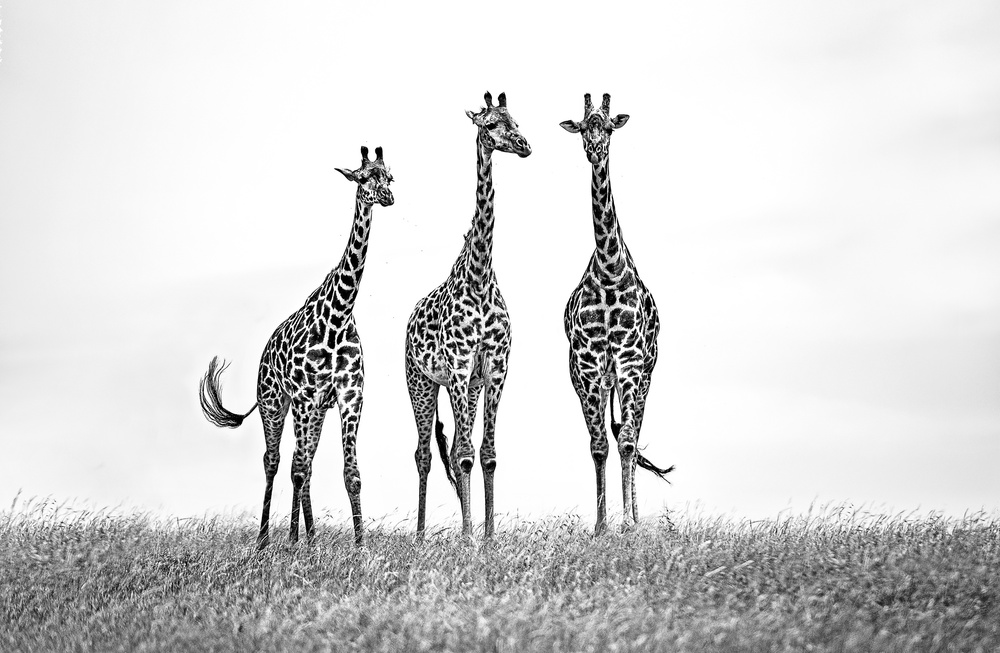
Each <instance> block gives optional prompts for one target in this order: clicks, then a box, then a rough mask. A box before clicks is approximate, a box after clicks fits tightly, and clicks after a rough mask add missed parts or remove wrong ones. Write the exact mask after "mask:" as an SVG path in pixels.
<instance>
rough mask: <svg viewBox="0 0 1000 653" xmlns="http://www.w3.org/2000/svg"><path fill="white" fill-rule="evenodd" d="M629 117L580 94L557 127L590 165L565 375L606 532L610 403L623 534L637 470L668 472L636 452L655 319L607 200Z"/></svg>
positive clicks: (567, 323)
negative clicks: (590, 227)
mask: <svg viewBox="0 0 1000 653" xmlns="http://www.w3.org/2000/svg"><path fill="white" fill-rule="evenodd" d="M628 118H629V117H628V116H627V115H625V114H619V115H618V116H615V117H614V118H612V117H611V96H610V95H608V94H607V93H605V94H604V101H603V102H602V104H601V107H600V108H599V109H597V108H595V107H594V105H593V104H592V103H591V101H590V94H589V93H588V94H586V95H585V96H584V118H583V121H582V122H575V121H573V120H566V121H564V122H562V123H560V125H561V126H562V127H563V129H565V130H566V131H568V132H570V133H574V134H576V133H579V134H581V135H582V136H583V148H584V151H585V152H586V154H587V159H588V160H589V161H590V163H591V165H592V168H593V169H592V175H591V187H590V191H591V200H592V204H593V219H594V238H595V240H596V248H595V249H594V253H593V255H591V257H590V265H588V266H587V270H586V271H585V272H584V274H583V278H582V279H581V280H580V284H579V285H578V286H577V287H576V289H575V290H574V291H573V293H572V294H571V295H570V297H569V302H568V303H567V304H566V312H565V314H564V318H563V325H564V328H565V330H566V337H567V338H568V339H569V373H570V379H571V380H572V382H573V388H574V389H575V390H576V394H577V396H578V397H579V399H580V406H581V407H582V408H583V416H584V419H585V420H586V422H587V429H588V430H589V431H590V453H591V456H592V457H593V459H594V469H595V472H596V474H597V525H596V526H595V529H594V530H595V532H596V533H601V532H602V531H603V530H604V529H605V485H604V466H605V462H606V461H607V458H608V438H607V433H606V431H605V417H604V416H605V411H606V410H607V407H608V400H609V398H610V399H612V416H611V418H612V424H611V431H612V434H613V435H614V436H615V438H616V439H617V441H618V453H619V454H620V455H621V462H622V503H623V513H624V522H623V524H622V527H623V529H627V528H629V526H630V525H631V524H633V523H634V522H636V521H638V519H639V507H638V504H637V503H636V497H635V467H636V464H638V465H639V466H641V467H643V468H645V469H648V470H650V471H652V472H653V473H655V474H657V475H658V476H660V477H661V478H664V477H665V474H667V473H668V472H670V471H671V470H673V467H670V468H669V469H661V468H659V467H656V466H655V465H653V464H652V463H651V462H649V460H647V459H646V458H645V457H644V456H643V455H642V454H641V453H639V451H638V446H639V430H640V428H641V427H642V418H643V414H644V413H645V409H646V397H647V395H648V393H649V384H650V379H651V377H652V373H653V367H654V366H655V365H656V357H657V349H656V338H657V336H658V335H659V332H660V318H659V315H658V313H657V311H656V304H655V302H653V295H652V294H651V293H650V292H649V290H648V289H647V288H646V286H645V284H643V282H642V280H641V279H640V278H639V273H638V271H637V270H636V267H635V262H634V261H633V260H632V255H631V254H630V253H629V251H628V247H626V245H625V240H624V239H623V238H622V233H621V227H620V226H619V224H618V216H617V214H616V212H615V201H614V198H613V197H612V195H611V178H610V176H609V174H608V156H609V155H608V148H609V145H610V143H611V133H612V132H613V131H614V130H615V129H619V128H621V127H623V126H624V125H625V123H626V122H627V121H628ZM616 393H617V394H618V396H619V397H620V399H621V422H615V420H614V410H613V406H614V402H613V397H614V395H615V394H616Z"/></svg>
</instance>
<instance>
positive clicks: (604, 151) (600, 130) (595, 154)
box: [559, 93, 628, 164]
mask: <svg viewBox="0 0 1000 653" xmlns="http://www.w3.org/2000/svg"><path fill="white" fill-rule="evenodd" d="M627 122H628V114H625V113H619V114H618V115H617V116H615V117H614V118H612V117H611V95H610V94H608V93H605V94H604V101H603V102H601V108H600V109H597V108H594V105H593V103H592V102H591V101H590V93H587V94H586V95H584V96H583V121H581V122H576V121H573V120H564V121H563V122H561V123H559V126H560V127H562V128H563V129H565V130H566V131H568V132H569V133H571V134H576V133H580V134H582V135H583V150H584V151H585V152H586V153H587V158H588V159H590V162H591V163H594V164H596V163H597V162H598V161H600V160H601V159H603V158H604V157H606V156H608V146H609V145H610V144H611V132H613V131H614V130H616V129H619V128H621V127H624V126H625V123H627Z"/></svg>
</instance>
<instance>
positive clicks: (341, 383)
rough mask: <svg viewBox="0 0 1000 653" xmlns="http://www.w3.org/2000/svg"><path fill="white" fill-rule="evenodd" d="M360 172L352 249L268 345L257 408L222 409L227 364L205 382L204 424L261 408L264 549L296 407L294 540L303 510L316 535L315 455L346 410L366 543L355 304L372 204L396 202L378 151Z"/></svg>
mask: <svg viewBox="0 0 1000 653" xmlns="http://www.w3.org/2000/svg"><path fill="white" fill-rule="evenodd" d="M361 157H362V160H361V167H360V168H358V169H357V170H343V169H340V168H337V171H338V172H340V173H341V174H343V175H344V176H345V177H346V178H347V179H349V180H350V181H353V182H356V183H357V184H358V190H357V194H356V197H355V208H354V223H353V226H352V229H351V235H350V238H349V239H348V241H347V248H346V249H345V250H344V254H343V256H342V257H341V259H340V263H339V264H338V265H337V267H335V268H333V270H331V271H330V273H329V274H327V276H326V279H325V280H324V281H323V284H322V285H321V286H320V287H319V288H317V289H316V290H314V291H313V293H312V294H311V295H309V298H308V299H306V302H305V304H304V305H303V306H302V307H301V308H300V309H298V310H297V311H295V312H294V313H292V314H291V315H290V316H289V317H288V319H286V320H285V321H284V322H282V323H281V324H280V325H279V326H278V328H277V329H275V331H274V333H273V334H272V335H271V337H270V339H269V340H268V341H267V344H266V345H265V346H264V353H263V355H262V356H261V359H260V368H259V372H258V377H257V403H256V404H255V405H254V407H253V408H251V409H250V410H249V411H248V412H247V413H245V414H242V415H240V414H237V413H233V412H231V411H229V410H227V409H225V408H224V407H223V406H222V400H221V395H220V389H221V386H220V377H221V375H222V372H223V371H225V369H226V365H225V363H223V364H222V365H221V366H220V365H219V361H218V358H213V359H212V362H211V363H210V364H209V367H208V372H207V373H206V374H205V376H204V378H202V380H201V383H200V386H199V393H200V400H201V408H202V411H203V412H204V414H205V417H206V418H207V419H208V420H209V421H210V422H212V423H213V424H215V425H216V426H225V427H229V428H236V427H237V426H239V425H240V424H242V423H243V420H244V419H246V418H247V417H248V416H249V415H250V414H251V413H252V412H253V411H254V409H255V408H258V407H259V408H260V417H261V421H262V422H263V423H264V441H265V443H266V445H267V450H266V452H265V454H264V478H265V486H264V508H263V512H262V514H261V519H260V534H259V536H258V539H257V542H258V546H259V547H260V548H263V547H265V546H267V544H268V541H269V538H270V536H269V528H268V519H269V516H270V512H271V490H272V487H273V483H274V476H275V474H276V473H277V471H278V458H279V455H278V445H279V444H280V443H281V431H282V427H283V425H284V422H285V416H286V415H287V414H288V410H289V408H291V411H292V417H293V420H294V423H295V454H294V456H293V458H292V518H291V527H290V530H289V539H290V540H291V541H292V542H296V541H297V540H298V536H299V508H300V506H301V509H302V517H303V521H304V522H305V527H306V535H307V537H310V538H311V537H312V535H313V514H312V502H311V499H310V494H309V485H310V479H311V477H312V463H313V456H314V455H315V454H316V448H317V446H318V445H319V438H320V432H321V431H322V428H323V421H324V419H325V417H326V411H327V410H329V409H330V408H333V407H334V406H336V407H337V408H338V409H339V410H340V422H341V430H342V440H343V446H344V483H345V485H346V486H347V494H348V496H349V497H350V501H351V513H352V515H353V517H354V538H355V542H356V543H357V544H358V545H360V544H361V543H362V540H363V524H362V521H361V475H360V472H359V471H358V462H357V457H356V453H355V450H356V449H355V447H356V442H357V432H358V423H359V420H360V418H361V406H362V400H363V389H364V359H363V357H362V353H361V340H360V338H359V337H358V330H357V327H356V326H355V322H354V302H355V300H356V299H357V296H358V286H359V284H360V282H361V274H362V272H363V271H364V266H365V257H366V255H367V253H368V235H369V233H370V231H371V218H372V205H373V204H375V203H378V204H380V205H382V206H390V205H391V204H392V203H393V196H392V191H390V190H389V184H390V183H391V182H392V176H391V175H390V174H389V169H388V168H387V167H386V165H385V162H384V160H383V158H382V148H381V147H378V148H375V159H374V160H369V158H368V148H367V147H362V148H361Z"/></svg>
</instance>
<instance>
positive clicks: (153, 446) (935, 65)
mask: <svg viewBox="0 0 1000 653" xmlns="http://www.w3.org/2000/svg"><path fill="white" fill-rule="evenodd" d="M338 4H342V3H338ZM650 4H651V3H650ZM658 7H659V8H658V9H656V10H651V9H649V8H648V7H647V6H646V3H636V4H630V3H623V2H618V3H608V4H587V3H572V4H562V5H557V4H552V5H551V6H550V5H549V4H548V3H518V2H507V3H503V4H501V5H497V4H495V3H493V4H487V3H475V4H473V3H454V4H452V5H429V4H428V3H398V4H393V3H354V4H353V5H352V6H350V7H343V6H339V7H337V8H333V7H331V6H328V4H326V3H311V4H302V3H295V4H291V5H288V6H285V5H281V6H280V7H279V6H278V5H275V4H274V3H262V2H226V3H223V2H213V3H203V2H171V3H117V2H89V3H70V2H6V3H4V4H3V6H2V8H0V19H2V27H3V33H2V38H3V43H2V51H0V56H2V61H0V307H2V321H0V424H2V427H0V444H2V450H3V454H2V455H0V504H2V503H3V502H4V501H8V500H10V499H13V497H14V495H15V494H16V493H17V492H18V491H19V490H21V491H22V492H23V495H25V496H52V497H54V498H56V499H59V500H62V499H77V500H82V501H86V502H90V503H92V504H94V505H98V506H105V505H115V504H124V505H127V506H137V507H141V508H146V509H150V510H155V511H160V512H163V513H166V514H171V515H198V514H204V513H206V512H208V513H214V512H222V511H229V510H234V509H235V510H244V509H246V510H248V511H250V512H252V513H255V514H256V512H257V511H258V510H259V506H260V501H261V497H262V490H263V471H262V466H261V462H260V457H261V455H262V454H263V438H262V432H261V427H260V423H259V420H258V418H257V417H256V415H255V416H254V417H253V418H252V419H251V420H249V421H248V422H247V423H246V424H245V425H244V426H243V427H242V428H241V429H239V430H237V431H224V430H219V429H216V428H214V427H212V426H211V425H209V424H208V423H207V422H206V421H205V420H204V418H203V417H202V415H201V413H200V411H199V408H198V404H197V399H196V391H197V383H198V379H199V377H200V376H201V374H203V372H204V370H205V368H206V366H207V364H208V361H209V359H210V358H211V357H212V356H213V355H214V354H219V355H222V356H224V357H226V358H228V359H231V360H233V361H234V363H233V365H232V367H231V368H230V369H229V371H228V372H227V373H226V375H225V377H224V384H225V400H226V404H227V406H228V407H230V408H232V409H234V410H241V411H242V410H246V409H247V408H249V407H250V406H251V405H252V403H253V401H254V387H255V383H256V368H257V363H258V360H259V356H260V353H261V350H262V348H263V346H264V343H265V341H266V339H267V337H268V336H269V335H270V333H271V331H272V330H273V329H274V327H275V326H276V325H277V324H278V323H279V322H280V321H281V320H283V319H284V318H285V317H286V316H287V315H288V314H289V313H290V312H292V311H293V310H294V309H296V308H297V307H298V306H299V305H300V303H301V301H302V300H304V299H305V297H306V296H307V295H308V294H309V293H310V292H311V291H312V290H313V288H315V287H316V286H317V285H318V284H319V283H320V281H321V280H322V278H323V276H324V275H325V274H326V272H327V271H328V270H329V269H330V267H331V266H333V265H335V264H336V262H337V261H338V259H339V257H340V254H341V252H342V248H343V246H344V244H345V243H346V239H347V234H348V232H349V229H350V221H351V215H352V210H353V193H354V186H353V185H351V184H348V183H347V182H345V181H344V180H343V178H341V177H340V175H338V174H337V173H336V172H335V171H334V168H335V167H347V166H355V165H356V164H357V163H358V157H359V154H358V148H359V146H360V145H362V144H366V145H368V146H369V147H374V146H376V145H382V146H383V147H384V148H385V157H386V160H387V162H388V163H389V164H390V166H391V167H392V170H393V175H394V177H395V178H396V180H397V181H396V183H395V184H394V193H395V195H396V205H395V206H393V207H390V208H381V207H377V208H376V209H375V224H374V228H373V234H372V241H371V246H370V251H369V259H368V268H367V270H366V273H365V278H364V281H363V284H362V296H361V298H360V299H359V301H358V304H357V307H356V315H357V319H358V323H359V329H360V331H361V336H362V340H363V343H364V348H365V356H366V368H367V374H368V378H367V384H366V401H365V412H364V415H363V419H362V426H361V439H360V443H359V455H360V464H361V471H362V479H363V493H362V497H363V505H364V510H365V513H366V517H372V518H376V519H380V518H384V519H385V520H387V521H390V522H399V521H405V520H407V519H410V518H412V516H413V513H414V512H415V507H416V485H417V475H416V470H415V467H414V464H413V458H412V454H413V449H414V448H415V445H416V431H415V427H414V425H413V418H412V413H411V411H410V406H409V399H408V396H407V393H406V384H405V379H404V375H403V359H402V353H403V334H404V326H405V323H406V319H407V317H408V316H409V313H410V310H411V308H412V307H413V305H414V303H415V302H416V301H417V300H418V299H419V298H420V297H421V296H423V295H424V294H426V293H427V292H428V291H430V290H431V289H432V288H433V287H434V286H436V285H437V284H438V283H440V282H441V281H442V280H443V279H444V278H445V276H446V275H447V273H448V270H449V269H450V266H451V264H452V262H453V260H454V257H455V256H456V255H457V253H458V251H459V249H460V247H461V242H462V240H461V239H462V234H464V232H465V230H466V229H467V227H468V225H469V222H470V220H471V218H472V215H473V209H474V193H475V170H474V168H475V146H474V139H475V130H474V128H473V127H472V125H471V123H470V122H469V121H468V119H467V118H466V117H465V116H464V111H465V110H467V109H477V108H478V107H479V106H480V105H481V103H482V95H483V92H484V91H486V90H490V91H491V92H492V93H493V94H494V96H496V95H497V94H498V93H499V92H500V91H506V93H507V96H508V104H509V107H510V110H511V113H512V114H513V116H514V117H515V119H516V120H517V121H518V122H519V123H520V125H521V128H522V132H523V133H524V135H525V137H526V138H527V139H528V140H529V142H530V143H531V145H532V147H533V149H534V154H533V155H532V156H531V157H530V158H528V159H524V160H520V159H517V158H516V157H513V156H509V155H503V154H498V155H497V156H496V157H495V165H494V181H495V186H496V192H497V227H496V235H495V241H496V243H495V249H494V263H495V267H496V269H497V274H498V276H499V280H500V284H501V288H502V290H503V292H504V295H505V297H506V298H507V302H508V306H509V308H510V312H511V316H512V320H513V329H514V350H513V354H512V357H511V371H510V374H509V377H508V381H507V387H506V390H505V393H504V397H503V401H502V402H501V406H500V413H499V419H498V436H497V437H498V456H499V464H498V476H497V483H498V487H497V508H498V511H500V512H503V513H506V514H509V515H514V514H521V515H542V514H547V513H560V512H567V511H572V512H577V513H579V514H582V515H585V516H587V517H588V518H590V517H592V516H593V514H594V474H593V466H592V463H591V460H590V454H589V446H588V436H587V433H586V429H585V427H584V422H583V418H582V416H581V414H580V409H579V404H578V402H577V399H576V397H575V394H574V393H573V390H572V387H571V385H570V382H569V377H568V372H567V362H566V361H567V344H566V341H565V337H564V335H563V333H562V310H563V306H564V305H565V301H566V299H567V297H568V296H569V293H570V291H571V290H572V288H573V287H574V286H575V284H576V283H577V282H578V280H579V277H580V275H581V273H582V271H583V268H584V266H585V265H586V262H587V258H588V256H589V253H590V251H591V249H592V248H593V233H592V230H591V222H590V196H589V183H590V182H589V164H588V163H587V161H586V159H585V157H584V154H583V151H582V148H581V145H580V139H579V137H578V136H571V135H569V134H566V133H565V132H564V131H563V130H562V129H560V128H559V126H558V123H559V122H560V121H562V120H566V119H574V120H579V119H580V118H581V117H582V112H583V107H582V104H583V101H582V96H583V93H584V92H591V93H593V94H594V95H595V96H599V95H600V94H601V93H604V92H610V93H611V95H612V105H611V106H612V111H613V112H614V113H619V112H621V113H628V114H630V115H631V117H632V119H631V120H630V121H629V124H628V125H627V126H626V127H625V128H624V129H622V130H620V131H618V132H616V134H615V136H614V138H613V144H612V148H611V156H612V158H613V163H612V181H613V188H614V192H615V199H616V204H617V206H618V210H619V216H620V219H621V222H622V225H623V230H624V234H625V238H626V241H627V242H628V244H629V247H630V249H631V250H632V253H633V255H634V257H635V259H636V261H637V264H638V266H639V270H640V272H641V274H642V277H643V279H644V280H645V282H646V284H647V285H648V286H649V287H650V289H651V290H652V291H653V293H654V295H655V297H656V300H657V303H658V305H659V307H660V312H661V319H662V321H663V331H662V333H661V336H660V347H661V357H660V362H659V365H658V367H657V370H656V372H655V375H654V383H653V388H652V394H651V398H650V402H651V405H650V406H649V408H648V409H647V417H646V423H645V425H644V430H643V433H642V438H641V443H642V444H645V445H647V449H646V455H647V456H648V457H649V458H650V459H652V460H653V461H654V462H656V463H658V464H661V465H669V464H676V465H677V467H678V470H677V472H675V474H674V475H673V485H669V486H668V485H666V484H664V483H662V482H660V481H658V480H657V479H655V478H653V477H652V476H651V475H648V474H644V475H640V477H639V501H640V507H641V509H642V511H643V512H645V513H647V514H653V513H656V512H657V511H659V510H660V509H661V508H662V507H663V506H669V507H683V506H684V505H686V504H696V503H700V504H701V505H703V506H705V507H706V508H707V509H709V510H713V511H715V510H718V511H735V513H736V514H739V515H746V516H749V517H753V518H759V517H762V516H770V515H773V514H775V513H776V512H777V511H779V510H781V509H783V508H785V507H787V506H789V505H790V506H791V507H792V509H794V510H799V509H804V508H805V507H807V506H808V504H809V503H810V502H812V501H813V500H818V501H820V502H823V501H837V502H839V501H851V502H854V503H867V504H871V505H873V506H876V507H878V506H886V507H891V508H895V509H905V510H909V509H915V508H920V509H922V510H930V509H942V510H945V511H948V512H951V513H961V512H963V511H964V510H966V509H972V510H975V509H979V508H983V507H985V508H987V509H989V510H996V509H998V508H1000V474H997V473H996V472H995V470H996V468H997V466H998V463H1000V183H998V181H1000V119H998V118H1000V8H998V6H997V5H996V4H995V3H991V2H988V1H984V2H949V3H932V2H873V1H861V0H851V1H845V2H836V3H833V2H831V3H824V4H822V5H819V4H818V3H798V2H793V1H791V0H783V1H776V2H765V3H740V2H700V3H683V4H681V3H659V5H658ZM446 403H447V402H444V401H443V402H442V406H445V405H446ZM480 413H481V411H480ZM476 428H477V435H476V442H477V449H478V439H479V437H480V435H479V434H480V433H481V426H480V425H479V424H477V427H476ZM338 432H339V424H338V422H337V419H336V417H335V415H334V414H331V415H330V416H329V419H328V422H327V428H326V435H325V439H324V442H323V445H322V446H321V447H320V450H319V454H318V457H317V461H316V465H315V468H314V469H315V471H314V481H313V484H314V491H313V495H314V503H315V504H316V505H315V507H316V508H317V509H318V510H319V511H320V512H321V513H324V512H329V513H330V515H331V517H330V518H331V519H333V520H346V515H347V513H348V502H347V496H346V492H345V491H344V487H343V481H342V476H341V451H340V444H339V438H338V437H337V434H338ZM448 432H449V433H451V432H452V427H451V425H450V424H449V425H448ZM292 440H293V437H292V434H291V429H290V428H289V429H288V430H287V433H286V437H285V443H284V444H285V445H286V446H285V447H284V451H285V457H284V461H285V462H284V464H283V466H282V470H281V472H280V475H279V485H278V487H277V490H276V492H277V495H276V499H275V505H276V506H277V510H278V512H280V513H287V511H288V509H289V505H288V504H289V502H290V498H289V496H290V482H289V481H288V464H287V462H288V460H290V452H291V448H292V444H293V443H292ZM608 470H609V487H611V488H617V487H618V486H619V484H618V481H617V480H616V479H617V478H618V463H617V458H616V457H614V456H612V458H611V460H610V461H609V466H608ZM473 487H474V492H475V497H476V499H475V503H474V504H473V506H474V511H473V515H474V517H475V519H476V520H477V521H480V520H481V519H482V499H481V476H480V471H479V467H478V465H477V467H476V471H475V473H474V477H473ZM5 497H6V499H5ZM609 502H610V503H609V506H610V509H611V514H613V515H617V514H618V513H619V512H620V507H621V496H620V492H618V491H617V490H613V491H612V493H611V495H610V497H609ZM429 505H430V506H431V507H432V515H431V517H432V520H434V521H437V522H439V523H442V524H450V525H455V524H457V523H458V518H457V500H456V499H455V498H454V495H453V494H452V491H451V489H450V488H449V487H448V486H447V484H446V481H445V479H444V474H443V472H442V469H441V466H440V464H439V462H438V461H435V464H434V470H433V471H432V479H431V485H430V499H429ZM280 523H281V524H282V526H284V525H285V524H284V521H281V522H280ZM345 523H346V522H345Z"/></svg>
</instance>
